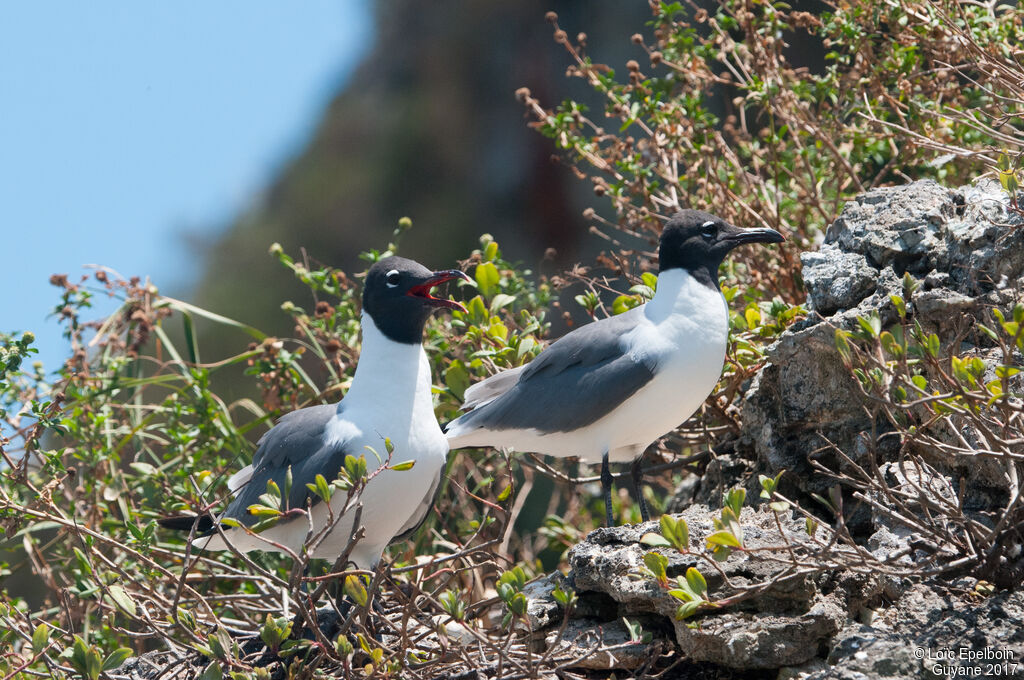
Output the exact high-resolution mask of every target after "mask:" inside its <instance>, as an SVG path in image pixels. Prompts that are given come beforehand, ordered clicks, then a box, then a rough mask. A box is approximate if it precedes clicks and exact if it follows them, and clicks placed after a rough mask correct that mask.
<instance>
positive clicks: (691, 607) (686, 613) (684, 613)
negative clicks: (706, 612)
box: [676, 600, 701, 621]
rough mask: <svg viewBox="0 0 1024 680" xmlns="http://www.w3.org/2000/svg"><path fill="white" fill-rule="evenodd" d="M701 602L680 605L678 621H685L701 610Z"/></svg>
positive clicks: (677, 615)
mask: <svg viewBox="0 0 1024 680" xmlns="http://www.w3.org/2000/svg"><path fill="white" fill-rule="evenodd" d="M700 605H701V602H700V600H691V601H690V602H684V603H683V604H681V605H679V609H676V620H677V621H682V620H683V619H686V618H689V617H691V616H693V615H694V614H695V613H696V612H697V610H698V609H699V608H700Z"/></svg>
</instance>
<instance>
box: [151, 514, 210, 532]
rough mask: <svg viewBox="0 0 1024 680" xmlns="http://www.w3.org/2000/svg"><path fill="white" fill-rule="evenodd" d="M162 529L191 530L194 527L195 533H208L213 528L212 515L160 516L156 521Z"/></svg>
mask: <svg viewBox="0 0 1024 680" xmlns="http://www.w3.org/2000/svg"><path fill="white" fill-rule="evenodd" d="M156 523H157V524H159V525H160V526H162V527H163V528H164V529H173V530H175V531H192V527H193V526H194V527H195V528H196V535H197V536H198V535H201V534H205V533H208V532H210V531H212V530H213V515H177V516H175V517H161V518H159V519H158V520H157V521H156Z"/></svg>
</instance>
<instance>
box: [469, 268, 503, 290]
mask: <svg viewBox="0 0 1024 680" xmlns="http://www.w3.org/2000/svg"><path fill="white" fill-rule="evenodd" d="M474 278H476V284H477V286H478V287H479V288H480V292H481V293H482V294H483V296H484V297H491V294H492V293H494V292H497V291H496V288H497V286H498V283H499V282H500V281H501V274H499V273H498V268H497V267H495V266H494V263H493V262H482V263H480V264H478V265H477V266H476V272H474Z"/></svg>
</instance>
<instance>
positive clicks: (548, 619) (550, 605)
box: [522, 572, 565, 630]
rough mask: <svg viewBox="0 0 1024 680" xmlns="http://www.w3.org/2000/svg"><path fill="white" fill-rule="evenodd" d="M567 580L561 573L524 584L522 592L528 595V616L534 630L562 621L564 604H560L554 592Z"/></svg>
mask: <svg viewBox="0 0 1024 680" xmlns="http://www.w3.org/2000/svg"><path fill="white" fill-rule="evenodd" d="M564 581H565V577H563V576H562V575H561V574H560V573H558V572H555V573H553V574H548V575H547V576H545V577H543V578H540V579H537V580H536V581H530V582H529V583H527V584H526V585H525V586H523V590H522V593H523V595H525V596H526V616H527V618H528V619H529V621H530V627H531V628H532V629H533V630H540V629H542V628H547V627H548V626H551V625H554V624H557V623H560V622H561V621H562V606H561V605H560V604H558V601H557V600H555V597H554V595H552V593H553V592H554V591H555V588H557V587H558V586H560V585H562V583H563V582H564Z"/></svg>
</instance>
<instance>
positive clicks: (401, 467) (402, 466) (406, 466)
mask: <svg viewBox="0 0 1024 680" xmlns="http://www.w3.org/2000/svg"><path fill="white" fill-rule="evenodd" d="M414 465H416V461H415V460H407V461H405V462H402V463H398V464H397V465H392V466H391V469H392V470H395V471H396V472H405V471H406V470H411V469H412V468H413V466H414Z"/></svg>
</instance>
